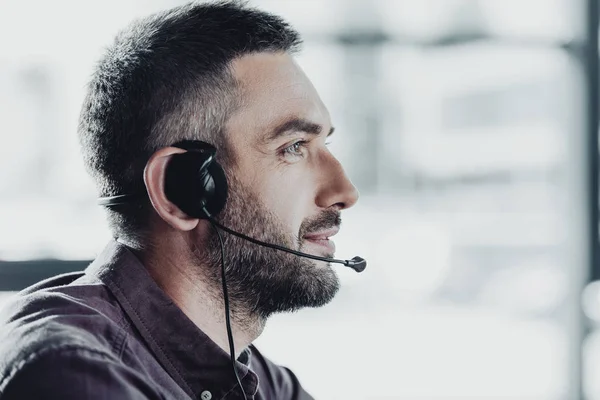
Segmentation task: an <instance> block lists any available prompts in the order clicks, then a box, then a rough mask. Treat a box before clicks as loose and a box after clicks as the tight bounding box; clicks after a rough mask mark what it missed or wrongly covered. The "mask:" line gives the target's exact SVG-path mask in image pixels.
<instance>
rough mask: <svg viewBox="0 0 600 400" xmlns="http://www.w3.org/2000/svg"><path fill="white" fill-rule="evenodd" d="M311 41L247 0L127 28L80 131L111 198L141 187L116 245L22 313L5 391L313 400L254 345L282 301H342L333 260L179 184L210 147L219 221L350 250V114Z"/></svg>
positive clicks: (5, 335)
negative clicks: (321, 90) (311, 70)
mask: <svg viewBox="0 0 600 400" xmlns="http://www.w3.org/2000/svg"><path fill="white" fill-rule="evenodd" d="M300 43H301V42H300V38H299V36H298V34H297V32H295V31H294V30H293V29H292V28H291V27H290V26H289V25H288V24H286V23H285V22H284V21H283V20H281V19H280V18H278V17H276V16H273V15H270V14H267V13H265V12H261V11H259V10H255V9H252V8H250V7H248V6H246V5H244V4H240V3H236V2H219V3H192V4H188V5H184V6H181V7H176V8H174V9H171V10H168V11H165V12H162V13H159V14H156V15H152V16H150V17H147V18H145V19H142V20H139V21H136V22H134V23H133V24H132V25H131V26H130V27H128V28H127V29H126V30H124V31H123V32H121V33H120V34H119V35H118V37H117V38H116V40H115V42H114V43H113V44H112V45H111V46H110V47H109V48H108V49H107V51H106V53H105V55H104V56H103V58H102V60H101V61H100V63H99V64H98V66H97V69H96V71H95V74H94V75H93V78H92V80H91V82H90V85H89V90H88V94H87V97H86V99H85V102H84V105H83V109H82V113H81V119H80V127H79V135H80V140H81V145H82V149H83V154H84V159H85V162H86V165H87V167H88V169H89V171H90V172H91V174H92V176H93V178H94V179H95V182H96V183H97V186H98V190H99V194H100V195H101V196H104V197H106V196H120V195H124V194H137V195H136V196H134V197H133V199H134V200H133V201H129V202H124V203H123V204H117V205H113V206H111V207H107V216H108V221H109V224H110V227H111V229H112V231H113V233H114V237H115V240H114V241H112V242H111V243H109V244H108V245H107V247H106V249H105V250H104V251H103V252H102V253H101V254H100V255H99V256H98V257H97V258H96V260H94V262H93V263H92V264H91V265H90V266H89V267H88V268H87V269H86V271H85V272H84V273H75V274H69V275H64V276H60V277H56V278H52V279H50V280H47V281H45V282H42V283H40V284H38V285H36V286H34V287H31V288H28V289H26V290H25V291H23V292H22V293H21V294H20V295H19V296H18V298H17V299H15V301H14V302H13V303H12V304H11V305H10V306H9V307H8V308H6V309H5V311H4V313H3V314H2V316H1V317H0V321H1V322H2V328H1V334H0V363H1V364H0V398H1V399H2V400H8V399H11V400H12V399H41V398H44V399H112V400H117V399H190V398H192V399H202V400H209V399H243V398H248V399H310V398H312V397H311V396H310V395H309V394H308V393H307V391H305V390H304V389H303V388H302V386H301V385H300V383H299V380H298V379H297V378H296V376H295V375H294V373H293V372H292V371H290V370H289V369H287V368H285V367H282V366H277V365H275V364H274V363H272V362H271V361H269V360H268V359H267V358H266V357H264V356H263V355H262V354H261V353H260V352H259V351H258V350H257V349H256V347H254V346H253V345H252V342H253V341H254V340H255V339H256V338H257V337H258V336H259V335H260V333H261V331H262V330H263V328H264V326H265V322H266V321H267V319H268V317H269V316H271V315H272V314H274V313H278V312H285V311H292V310H297V309H299V308H302V307H318V306H322V305H324V304H326V303H328V302H329V301H330V300H331V299H332V298H333V297H334V295H335V294H336V292H337V290H338V286H339V282H338V278H337V276H336V274H335V272H334V271H333V269H332V268H331V266H330V265H329V264H328V263H327V262H324V261H314V260H311V259H307V258H301V257H298V256H297V255H293V254H289V253H286V252H282V251H277V250H273V249H271V248H267V247H263V246H258V245H256V244H253V243H250V242H248V241H246V240H244V239H242V238H240V237H237V236H235V235H232V234H229V233H223V232H219V231H218V230H216V229H215V228H214V227H213V226H212V225H211V222H210V221H209V220H207V219H204V218H199V217H197V216H193V215H189V214H188V213H186V212H184V211H183V210H182V209H181V208H180V207H179V206H178V204H177V203H176V202H174V201H172V199H171V198H170V197H169V196H168V195H167V194H166V190H165V181H166V175H167V173H168V168H169V165H170V164H169V163H170V162H171V161H172V160H173V159H174V158H175V157H176V156H179V155H181V154H183V153H186V152H187V150H186V147H185V146H183V147H181V146H178V145H176V144H177V143H180V142H182V141H201V142H205V143H209V144H211V145H213V146H214V147H216V149H217V152H216V160H217V161H218V163H219V164H220V165H222V166H223V169H224V171H225V174H226V178H227V183H228V190H229V194H228V196H227V201H226V203H225V206H224V209H223V210H222V211H221V212H219V213H218V214H217V215H215V216H213V217H214V219H215V220H216V221H218V223H219V224H221V225H223V226H225V227H229V228H230V229H233V230H235V231H237V232H240V233H242V234H244V235H247V236H249V237H252V238H256V239H258V240H261V241H263V242H267V243H273V244H278V245H280V246H285V247H288V248H291V249H293V250H299V251H302V252H306V253H309V254H312V255H317V256H325V257H331V256H333V251H334V248H333V243H332V242H331V241H330V240H329V237H330V236H333V235H334V234H335V233H336V232H337V230H338V228H339V225H340V211H341V210H343V209H345V208H348V207H351V206H352V205H353V204H354V203H355V202H356V201H357V198H358V193H357V190H356V188H355V187H354V186H353V185H352V183H351V182H350V181H349V180H348V178H347V177H346V175H345V173H344V171H343V169H342V167H341V165H340V164H339V162H338V161H337V160H336V158H334V156H333V155H332V154H331V153H330V152H329V150H328V147H327V142H326V141H327V137H328V136H329V135H330V134H331V133H332V132H333V127H332V125H331V121H330V117H329V114H328V111H327V109H326V107H325V106H324V105H323V103H322V102H321V99H320V98H319V96H318V94H317V92H316V91H315V89H314V87H313V86H312V84H311V82H310V80H309V79H308V78H307V77H306V76H305V74H304V73H303V71H302V70H301V69H300V67H299V66H298V65H297V64H296V62H295V61H294V57H293V56H294V54H295V52H296V51H297V50H298V47H299V45H300ZM139 194H142V195H139ZM219 235H220V236H221V237H222V240H223V249H224V251H223V253H224V256H225V257H224V259H223V260H221V256H222V254H221V247H220V241H219V238H220V236H219ZM221 261H223V262H224V267H225V270H226V274H225V275H226V285H227V286H226V288H227V291H228V294H229V296H228V297H229V304H228V306H229V307H227V308H228V310H229V311H230V313H231V331H232V335H231V337H232V339H233V343H231V344H233V345H234V346H229V345H228V339H229V336H228V335H227V331H226V329H225V326H226V322H227V321H225V320H226V319H227V317H226V310H225V307H224V305H225V304H224V297H223V292H222V291H221V288H222V283H223V282H222V280H221ZM290 345H293V344H290ZM231 347H234V348H235V349H236V350H235V354H234V357H235V359H234V360H233V361H234V363H235V371H236V373H235V374H234V372H233V368H232V364H230V361H231V360H230V354H229V351H230V348H231ZM236 375H237V376H236ZM238 379H239V382H238ZM240 386H241V387H240ZM242 388H243V389H242ZM242 390H243V391H242Z"/></svg>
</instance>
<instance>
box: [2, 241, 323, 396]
mask: <svg viewBox="0 0 600 400" xmlns="http://www.w3.org/2000/svg"><path fill="white" fill-rule="evenodd" d="M223 329H224V330H225V327H223ZM236 366H237V370H238V375H239V377H240V381H241V383H242V386H243V390H244V392H245V393H246V396H247V398H248V399H254V400H259V399H260V400H266V399H277V400H280V399H281V400H285V399H290V400H291V399H294V400H310V399H312V397H311V396H310V395H309V394H308V393H307V392H306V391H305V390H304V389H303V387H302V386H301V385H300V383H299V380H298V379H297V377H296V376H295V375H294V373H293V372H292V371H291V370H290V369H288V368H286V367H283V366H279V365H276V364H274V363H273V362H271V361H270V360H269V359H268V358H266V357H265V356H264V355H263V354H261V352H260V351H259V350H258V349H257V348H256V347H255V346H254V345H250V346H249V347H248V348H247V349H244V351H243V352H242V354H241V356H240V357H239V358H238V360H237V361H236ZM243 398H244V397H243V394H242V392H241V389H240V387H239V385H238V383H237V380H236V378H235V375H234V374H233V368H232V366H231V358H230V356H229V354H228V353H227V352H225V351H224V350H223V349H221V348H220V347H219V346H218V345H217V344H216V343H215V342H213V341H212V340H211V339H210V338H209V337H208V336H207V335H206V334H204V333H203V332H202V331H201V330H200V329H199V328H198V327H197V326H196V325H194V323H193V322H192V321H191V320H190V319H189V318H188V317H187V316H186V315H185V314H184V313H183V311H181V309H179V308H178V307H177V306H176V305H175V303H174V302H173V301H172V300H171V299H170V298H169V297H168V296H167V295H166V293H165V292H164V291H163V290H162V289H161V288H160V287H159V286H158V284H157V283H156V282H155V281H154V280H153V278H152V277H151V276H150V274H149V273H148V271H147V270H146V268H145V267H144V266H143V265H142V263H141V262H140V260H139V259H138V258H137V257H136V256H135V255H134V254H133V253H132V252H131V251H130V250H129V249H128V248H127V247H126V246H124V245H122V244H120V243H118V242H117V241H111V242H110V243H109V244H108V245H107V247H106V248H105V249H104V251H103V252H102V253H101V254H100V255H99V256H98V257H97V258H96V259H95V260H94V261H93V262H92V263H91V264H90V265H89V266H88V267H87V268H86V269H85V271H82V272H76V273H69V274H62V275H58V276H56V277H53V278H49V279H47V280H44V281H42V282H39V283H37V284H35V285H33V286H31V287H29V288H27V289H25V290H23V291H22V292H20V293H19V294H18V295H17V296H15V298H14V299H13V300H12V301H11V302H10V303H8V305H7V306H5V307H3V310H2V311H1V312H0V400H13V399H19V400H22V399H28V400H36V399H61V400H71V399H77V400H80V399H92V400H99V399H106V400H121V399H147V400H158V399H181V400H184V399H185V400H188V399H200V400H216V399H224V400H225V399H226V400H234V399H243Z"/></svg>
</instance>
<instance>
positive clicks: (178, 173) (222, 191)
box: [98, 140, 367, 397]
mask: <svg viewBox="0 0 600 400" xmlns="http://www.w3.org/2000/svg"><path fill="white" fill-rule="evenodd" d="M173 147H178V148H180V149H183V150H186V152H184V153H178V154H174V155H173V156H172V157H171V160H170V161H169V163H168V165H167V170H166V174H165V182H164V184H165V196H166V197H167V199H169V201H171V202H172V203H173V204H175V205H176V206H177V207H179V208H180V209H181V211H183V212H185V213H186V214H187V215H189V216H190V217H193V218H199V219H205V220H208V221H209V222H210V223H211V224H212V225H213V227H214V228H215V230H216V232H217V235H218V238H219V242H220V245H221V266H222V268H221V277H222V283H223V297H224V300H225V319H226V325H227V335H228V339H229V349H230V356H231V362H232V366H233V372H234V373H235V376H236V378H237V381H238V384H239V385H240V389H241V391H242V393H244V397H246V396H245V395H246V394H245V392H244V389H243V388H242V385H241V382H240V379H239V376H238V374H237V370H236V368H235V351H234V345H233V336H232V333H231V324H230V317H229V296H228V293H227V283H226V281H225V262H224V259H225V251H224V246H223V239H222V238H221V234H220V232H219V230H218V229H216V228H219V229H221V230H223V231H225V232H227V233H229V234H232V235H234V236H238V237H240V238H242V239H245V240H247V241H249V242H251V243H254V244H257V245H259V246H265V247H269V248H272V249H276V250H280V251H284V252H287V253H291V254H295V255H297V256H300V257H306V258H310V259H313V260H319V261H326V262H331V263H337V264H342V265H344V266H347V267H349V268H352V269H353V270H355V271H356V272H362V271H364V269H365V268H366V267H367V262H366V261H365V260H364V259H363V258H361V257H358V256H356V257H354V258H352V259H350V260H338V259H335V258H329V257H319V256H315V255H312V254H308V253H303V252H300V251H297V250H293V249H290V248H287V247H284V246H279V245H276V244H271V243H266V242H263V241H260V240H257V239H254V238H251V237H249V236H246V235H244V234H242V233H239V232H236V231H234V230H232V229H230V228H228V227H226V226H223V225H221V224H220V223H219V222H217V221H216V220H215V219H214V216H215V215H217V214H219V213H220V212H221V211H222V210H223V208H224V207H225V204H226V202H227V194H228V184H227V177H226V176H225V172H224V170H223V167H222V166H221V165H220V164H219V163H218V161H216V159H215V157H216V154H217V149H216V147H215V146H213V145H211V144H210V143H207V142H203V141H199V140H184V141H181V142H178V143H176V144H174V145H173ZM142 196H145V194H143V195H142V194H123V195H117V196H110V197H100V198H99V199H98V204H99V205H101V206H105V207H117V206H120V205H126V204H131V203H133V202H135V201H137V200H140V198H141V197H142Z"/></svg>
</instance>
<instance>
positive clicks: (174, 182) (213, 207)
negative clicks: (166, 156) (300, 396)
mask: <svg viewBox="0 0 600 400" xmlns="http://www.w3.org/2000/svg"><path fill="white" fill-rule="evenodd" d="M208 157H209V155H208V154H203V153H201V152H196V151H188V152H186V153H182V154H176V155H174V156H173V158H172V159H171V161H170V162H169V165H168V166H167V171H166V176H165V195H166V196H167V198H168V199H169V200H170V201H171V202H173V204H175V205H176V206H177V207H179V208H180V209H181V211H183V212H184V213H186V214H187V215H189V216H190V217H193V218H202V219H206V218H207V215H206V213H205V212H204V211H203V210H204V208H206V211H208V212H209V213H210V215H211V216H215V215H217V214H218V213H219V212H221V210H222V209H223V207H225V202H226V201H227V191H228V190H227V178H226V176H225V171H223V168H222V167H221V166H220V165H219V163H217V161H215V160H214V159H213V160H212V161H211V162H210V163H209V164H208V165H206V161H207V160H208Z"/></svg>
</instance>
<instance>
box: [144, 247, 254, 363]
mask: <svg viewBox="0 0 600 400" xmlns="http://www.w3.org/2000/svg"><path fill="white" fill-rule="evenodd" d="M167 247H169V248H170V249H174V248H177V247H175V246H173V247H172V245H170V244H169V243H164V242H163V245H162V246H161V248H160V249H159V248H156V247H153V248H149V249H147V250H144V251H141V252H136V254H137V255H138V257H139V258H140V260H141V261H142V264H143V265H144V266H145V267H146V269H147V270H148V272H149V273H150V275H151V276H152V278H153V279H154V280H155V281H156V283H157V284H158V285H159V286H160V287H161V288H162V290H163V291H164V292H165V293H166V294H167V296H169V297H170V298H171V299H172V300H173V302H174V303H175V304H176V305H177V306H178V307H179V308H180V309H181V310H182V311H183V313H184V314H185V315H186V316H187V317H188V318H189V319H190V320H191V321H192V322H193V323H194V324H195V325H196V326H197V327H198V329H200V330H201V331H202V332H204V334H206V335H207V336H208V337H209V338H210V339H211V340H212V341H213V342H215V343H216V344H217V345H218V346H219V347H220V348H222V349H223V350H224V351H225V352H226V353H227V354H229V353H230V349H229V340H228V337H227V329H226V320H225V304H224V299H223V288H222V284H220V285H215V284H214V282H213V281H212V280H211V279H208V278H207V275H206V274H203V273H202V271H206V269H205V268H209V266H207V265H198V263H197V262H195V261H193V258H192V257H188V256H187V254H188V252H186V251H181V252H173V251H170V252H168V251H164V250H163V249H164V248H167ZM165 254H177V255H178V256H172V257H169V256H165ZM229 311H230V321H231V331H232V333H233V342H234V347H235V358H236V359H237V358H238V357H239V355H240V354H241V352H242V350H243V349H245V348H246V347H248V346H249V345H250V344H251V343H252V342H253V341H254V340H255V339H256V338H258V336H259V335H260V334H261V333H262V330H263V328H264V323H265V321H264V320H263V319H261V318H259V317H258V316H253V315H251V314H250V313H245V312H243V310H239V309H236V310H229ZM234 311H235V312H234Z"/></svg>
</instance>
